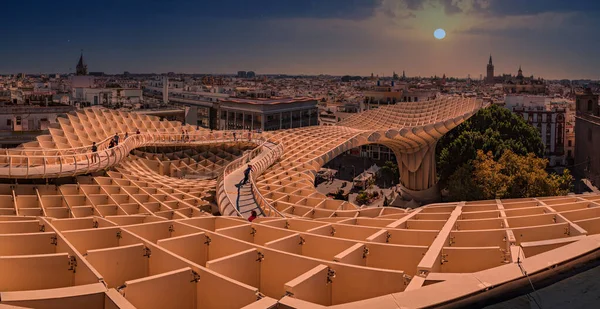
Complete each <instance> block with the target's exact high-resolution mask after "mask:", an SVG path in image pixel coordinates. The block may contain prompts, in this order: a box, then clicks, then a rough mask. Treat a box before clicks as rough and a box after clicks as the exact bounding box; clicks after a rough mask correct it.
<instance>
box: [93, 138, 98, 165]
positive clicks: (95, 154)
mask: <svg viewBox="0 0 600 309" xmlns="http://www.w3.org/2000/svg"><path fill="white" fill-rule="evenodd" d="M97 157H98V146H96V142H93V143H92V163H96V161H97Z"/></svg>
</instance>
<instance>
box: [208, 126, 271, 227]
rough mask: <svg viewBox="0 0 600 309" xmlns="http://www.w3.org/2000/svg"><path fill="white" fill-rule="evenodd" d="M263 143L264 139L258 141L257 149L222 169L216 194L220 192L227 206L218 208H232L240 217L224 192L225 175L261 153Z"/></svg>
mask: <svg viewBox="0 0 600 309" xmlns="http://www.w3.org/2000/svg"><path fill="white" fill-rule="evenodd" d="M265 141H266V140H265V139H264V138H261V139H259V140H258V147H256V148H254V149H253V150H251V151H247V152H246V153H245V154H244V155H242V156H241V157H239V158H237V159H235V160H233V161H231V162H229V164H227V165H226V166H225V168H224V169H223V173H221V175H220V176H219V177H218V178H217V192H219V191H221V194H224V195H225V199H226V201H227V203H228V204H227V205H225V206H223V207H220V208H222V209H225V208H227V207H228V206H230V207H231V208H233V210H234V211H235V212H236V213H237V215H238V216H239V217H242V213H241V212H240V211H239V209H237V207H236V206H234V203H233V201H232V200H231V199H230V198H229V195H228V194H227V192H225V177H226V176H227V175H229V174H231V173H232V172H233V171H234V170H237V169H238V168H239V167H241V166H242V165H243V164H244V163H245V162H248V161H250V160H252V158H255V157H256V156H257V155H258V154H259V153H260V152H261V151H262V147H263V144H264V143H265ZM218 195H219V194H218ZM217 199H219V197H218V196H217ZM222 209H219V210H222ZM221 212H222V211H221Z"/></svg>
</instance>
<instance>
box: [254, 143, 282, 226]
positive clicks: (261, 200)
mask: <svg viewBox="0 0 600 309" xmlns="http://www.w3.org/2000/svg"><path fill="white" fill-rule="evenodd" d="M265 147H267V146H265ZM267 148H268V147H267ZM274 148H275V149H273V151H272V152H271V153H270V154H269V156H267V157H265V158H263V159H262V160H261V161H264V162H267V163H266V164H264V163H263V162H260V161H259V162H257V163H255V164H256V165H259V168H262V169H263V170H262V171H260V173H259V172H258V171H256V173H257V174H259V175H260V174H262V172H263V171H264V170H266V169H267V168H268V167H269V166H271V164H273V163H274V162H275V161H277V160H278V159H279V158H280V157H281V155H282V154H283V148H284V147H283V143H279V144H278V145H277V146H275V147H274ZM269 149H270V148H269ZM271 155H272V157H271ZM272 158H273V160H272V161H271V162H268V161H269V160H270V159H272ZM261 164H264V165H261ZM254 173H255V171H252V172H251V173H250V188H251V190H252V194H253V195H254V200H255V201H256V203H257V204H258V206H259V207H260V206H261V204H264V205H266V206H268V207H269V214H270V212H271V211H274V212H275V213H276V214H277V215H279V216H280V217H285V216H284V215H282V214H281V213H280V212H279V210H277V208H275V206H273V205H272V204H271V203H270V202H269V201H268V200H267V199H266V198H265V197H264V196H263V195H262V193H260V190H258V188H257V187H256V182H255V181H254ZM262 208H264V207H261V209H262ZM263 213H264V212H263Z"/></svg>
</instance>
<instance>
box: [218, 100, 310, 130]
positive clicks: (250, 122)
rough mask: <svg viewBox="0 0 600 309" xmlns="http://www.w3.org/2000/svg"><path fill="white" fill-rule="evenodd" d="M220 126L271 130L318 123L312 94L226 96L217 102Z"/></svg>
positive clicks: (223, 127)
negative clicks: (284, 96) (254, 96)
mask: <svg viewBox="0 0 600 309" xmlns="http://www.w3.org/2000/svg"><path fill="white" fill-rule="evenodd" d="M218 113H219V114H218V115H219V126H218V128H219V129H221V130H230V129H238V130H239V129H243V130H258V129H260V130H262V131H271V130H279V129H289V128H299V127H306V126H315V125H318V124H319V115H318V107H317V100H316V99H312V98H270V99H240V98H229V99H223V100H220V102H219V103H218Z"/></svg>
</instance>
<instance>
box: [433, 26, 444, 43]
mask: <svg viewBox="0 0 600 309" xmlns="http://www.w3.org/2000/svg"><path fill="white" fill-rule="evenodd" d="M433 36H434V37H435V38H436V39H438V40H441V39H443V38H445V37H446V31H444V29H442V28H440V29H436V30H435V31H434V32H433Z"/></svg>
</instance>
